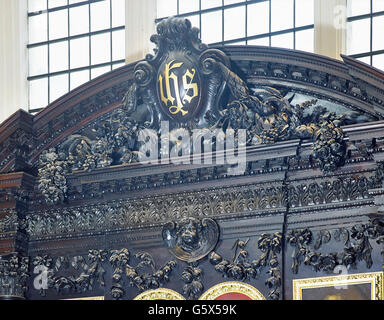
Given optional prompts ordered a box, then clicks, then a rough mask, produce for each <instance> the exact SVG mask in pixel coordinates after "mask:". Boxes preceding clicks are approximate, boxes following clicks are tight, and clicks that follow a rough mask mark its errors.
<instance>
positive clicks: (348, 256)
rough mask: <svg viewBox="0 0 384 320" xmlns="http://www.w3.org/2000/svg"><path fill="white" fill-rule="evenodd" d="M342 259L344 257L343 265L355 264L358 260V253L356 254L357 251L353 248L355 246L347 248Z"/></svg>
mask: <svg viewBox="0 0 384 320" xmlns="http://www.w3.org/2000/svg"><path fill="white" fill-rule="evenodd" d="M341 259H342V263H343V265H345V266H347V267H348V266H350V265H353V264H354V263H355V262H356V255H355V251H354V250H353V248H351V247H349V248H345V249H344V254H343V256H342V258H341Z"/></svg>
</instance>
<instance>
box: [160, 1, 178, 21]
mask: <svg viewBox="0 0 384 320" xmlns="http://www.w3.org/2000/svg"><path fill="white" fill-rule="evenodd" d="M156 4H157V17H158V18H164V17H169V16H174V15H177V0H157V3H156Z"/></svg>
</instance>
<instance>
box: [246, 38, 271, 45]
mask: <svg viewBox="0 0 384 320" xmlns="http://www.w3.org/2000/svg"><path fill="white" fill-rule="evenodd" d="M248 45H254V46H269V37H265V38H260V39H253V40H248Z"/></svg>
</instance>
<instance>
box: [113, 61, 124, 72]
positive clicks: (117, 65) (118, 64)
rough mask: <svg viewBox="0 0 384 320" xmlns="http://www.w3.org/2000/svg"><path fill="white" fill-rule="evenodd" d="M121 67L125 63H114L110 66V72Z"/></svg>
mask: <svg viewBox="0 0 384 320" xmlns="http://www.w3.org/2000/svg"><path fill="white" fill-rule="evenodd" d="M123 66H125V63H124V62H122V63H114V64H113V65H112V70H115V69H118V68H121V67H123Z"/></svg>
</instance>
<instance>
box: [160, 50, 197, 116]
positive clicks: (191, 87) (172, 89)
mask: <svg viewBox="0 0 384 320" xmlns="http://www.w3.org/2000/svg"><path fill="white" fill-rule="evenodd" d="M196 65H197V64H195V63H193V61H191V60H190V59H189V58H188V57H187V56H186V55H185V54H183V53H182V52H178V53H173V54H171V55H170V56H169V57H168V59H166V60H165V61H164V62H163V63H162V64H161V66H160V68H159V73H158V77H157V92H158V97H159V100H160V104H161V106H162V109H163V112H164V113H165V114H166V115H167V116H168V117H169V118H171V119H174V120H177V121H183V122H184V121H188V120H190V119H191V118H192V117H193V116H194V115H195V113H196V111H197V109H198V107H199V104H200V97H201V81H200V74H199V72H198V69H197V67H196Z"/></svg>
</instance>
